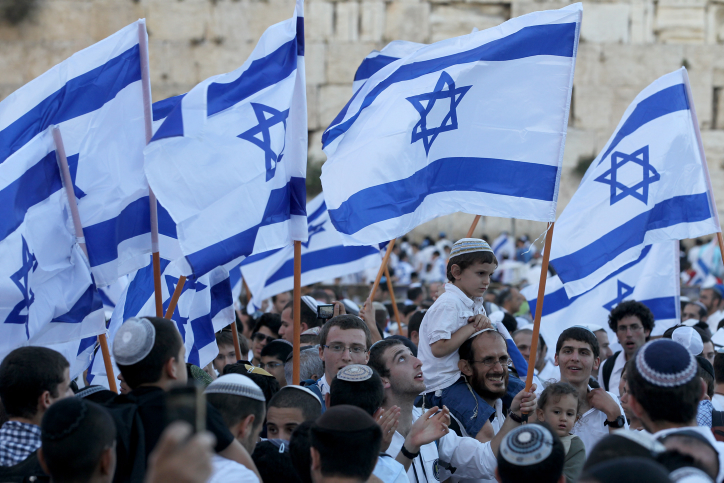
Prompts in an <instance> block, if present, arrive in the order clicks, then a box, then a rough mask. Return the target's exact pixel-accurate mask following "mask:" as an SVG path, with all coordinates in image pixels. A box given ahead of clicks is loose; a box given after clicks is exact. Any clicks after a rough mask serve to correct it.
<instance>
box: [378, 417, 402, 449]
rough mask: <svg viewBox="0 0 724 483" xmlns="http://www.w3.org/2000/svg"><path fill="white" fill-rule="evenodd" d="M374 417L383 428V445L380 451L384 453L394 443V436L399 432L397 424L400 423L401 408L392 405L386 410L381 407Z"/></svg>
mask: <svg viewBox="0 0 724 483" xmlns="http://www.w3.org/2000/svg"><path fill="white" fill-rule="evenodd" d="M374 419H375V421H377V424H379V425H380V428H381V429H382V446H381V447H380V452H382V453H384V452H385V451H387V448H389V447H390V443H392V437H393V436H394V435H395V432H397V426H398V425H399V424H400V408H399V407H397V406H392V407H391V408H390V409H389V410H387V411H385V410H384V409H382V408H379V409H378V410H377V412H376V413H375V414H374Z"/></svg>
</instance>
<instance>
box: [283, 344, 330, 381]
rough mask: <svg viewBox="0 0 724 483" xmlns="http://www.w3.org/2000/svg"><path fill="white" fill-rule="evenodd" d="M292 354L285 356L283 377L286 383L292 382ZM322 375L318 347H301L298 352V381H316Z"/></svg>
mask: <svg viewBox="0 0 724 483" xmlns="http://www.w3.org/2000/svg"><path fill="white" fill-rule="evenodd" d="M293 359H294V357H293V354H289V355H288V356H287V360H286V362H285V363H284V377H286V379H287V384H292V380H293V374H292V372H293V370H294V360H293ZM323 375H324V364H322V359H321V358H320V357H319V348H318V347H317V346H308V347H302V348H301V349H300V352H299V380H300V381H309V380H312V381H316V380H318V379H319V378H320V377H322V376H323Z"/></svg>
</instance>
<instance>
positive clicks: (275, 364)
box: [259, 339, 294, 387]
mask: <svg viewBox="0 0 724 483" xmlns="http://www.w3.org/2000/svg"><path fill="white" fill-rule="evenodd" d="M293 347H294V346H292V344H291V343H290V342H287V341H286V340H283V339H279V340H275V341H272V342H270V343H269V344H267V345H266V346H265V347H264V348H263V349H262V350H261V364H260V365H259V367H261V368H262V369H264V370H265V371H266V372H268V373H269V374H271V375H272V376H274V377H275V378H276V380H277V382H279V387H284V386H286V385H287V377H286V376H285V375H284V362H286V360H287V357H288V356H289V354H291V353H292V349H293Z"/></svg>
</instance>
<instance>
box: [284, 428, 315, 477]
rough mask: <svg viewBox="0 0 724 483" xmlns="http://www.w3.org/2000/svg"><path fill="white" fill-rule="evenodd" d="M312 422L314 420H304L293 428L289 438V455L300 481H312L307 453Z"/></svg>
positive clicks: (310, 457) (310, 460)
mask: <svg viewBox="0 0 724 483" xmlns="http://www.w3.org/2000/svg"><path fill="white" fill-rule="evenodd" d="M312 424H314V421H304V422H303V423H302V424H300V425H298V426H297V427H296V428H295V429H294V432H293V433H292V437H291V438H289V456H290V457H291V458H292V465H294V469H295V470H296V472H297V476H299V479H301V480H302V483H312V474H311V468H312V456H311V455H310V454H309V448H310V447H311V437H310V429H311V428H312Z"/></svg>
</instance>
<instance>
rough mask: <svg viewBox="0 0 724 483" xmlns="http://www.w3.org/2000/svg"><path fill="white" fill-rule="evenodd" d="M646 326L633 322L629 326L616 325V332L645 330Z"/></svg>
mask: <svg viewBox="0 0 724 483" xmlns="http://www.w3.org/2000/svg"><path fill="white" fill-rule="evenodd" d="M643 328H644V326H643V325H639V324H631V325H629V326H628V327H626V326H625V325H619V326H617V327H616V332H624V333H625V332H628V331H629V330H630V331H631V332H638V331H640V330H643Z"/></svg>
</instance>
